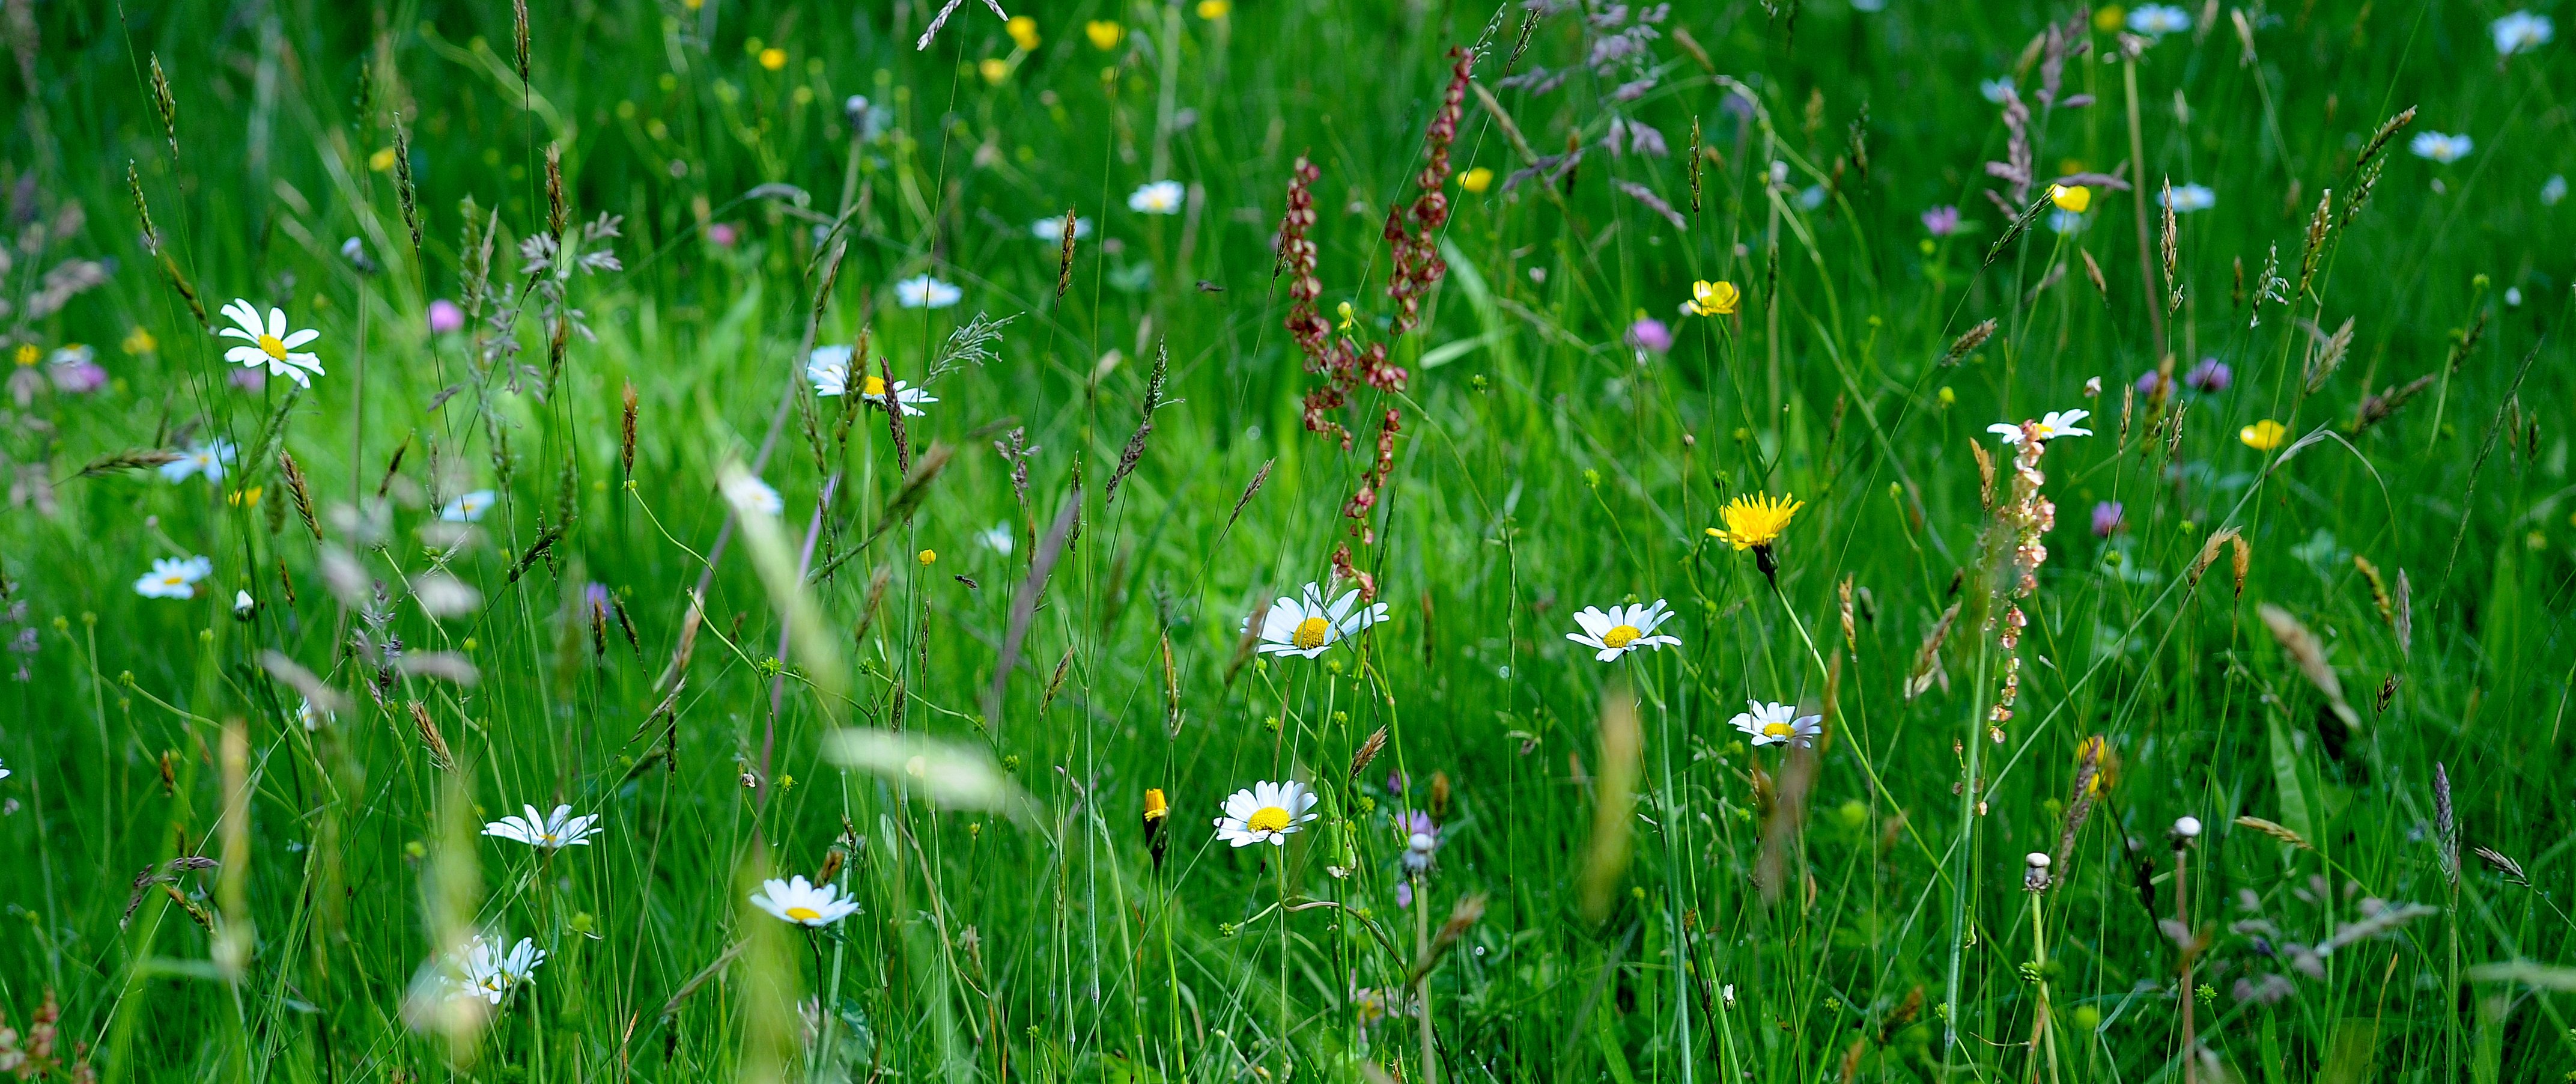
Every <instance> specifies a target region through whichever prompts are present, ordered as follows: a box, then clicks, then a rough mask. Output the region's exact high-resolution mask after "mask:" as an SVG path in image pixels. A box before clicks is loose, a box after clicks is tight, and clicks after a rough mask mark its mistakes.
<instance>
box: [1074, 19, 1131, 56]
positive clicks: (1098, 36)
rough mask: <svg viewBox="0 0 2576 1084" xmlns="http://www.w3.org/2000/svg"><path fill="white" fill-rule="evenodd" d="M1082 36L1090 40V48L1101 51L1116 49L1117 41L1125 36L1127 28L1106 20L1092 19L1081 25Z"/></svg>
mask: <svg viewBox="0 0 2576 1084" xmlns="http://www.w3.org/2000/svg"><path fill="white" fill-rule="evenodd" d="M1082 35H1083V36H1084V37H1087V38H1090V39H1091V47H1092V48H1094V49H1099V50H1102V51H1104V52H1105V51H1107V50H1110V49H1115V48H1117V47H1118V39H1120V38H1123V37H1126V36H1127V28H1126V27H1123V26H1120V25H1118V24H1117V23H1115V22H1112V21H1110V20H1108V19H1093V20H1091V21H1090V22H1087V23H1084V24H1082Z"/></svg>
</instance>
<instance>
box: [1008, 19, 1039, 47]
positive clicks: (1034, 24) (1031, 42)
mask: <svg viewBox="0 0 2576 1084" xmlns="http://www.w3.org/2000/svg"><path fill="white" fill-rule="evenodd" d="M1002 31H1003V32H1004V33H1007V34H1009V35H1010V36H1011V44H1013V45H1017V46H1019V47H1020V48H1022V49H1025V50H1031V51H1034V50H1036V49H1037V47H1038V21H1037V20H1035V19H1032V18H1029V17H1028V16H1026V15H1013V16H1011V21H1010V22H1007V23H1003V24H1002Z"/></svg>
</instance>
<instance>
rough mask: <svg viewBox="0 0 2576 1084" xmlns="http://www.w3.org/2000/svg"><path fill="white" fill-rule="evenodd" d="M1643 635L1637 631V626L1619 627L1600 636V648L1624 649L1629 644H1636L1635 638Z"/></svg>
mask: <svg viewBox="0 0 2576 1084" xmlns="http://www.w3.org/2000/svg"><path fill="white" fill-rule="evenodd" d="M1643 635H1645V633H1642V632H1639V631H1637V626H1635V625H1621V626H1619V627H1618V628H1615V629H1612V630H1610V631H1608V632H1605V633H1602V634H1601V646H1603V647H1607V648H1622V647H1626V646H1628V645H1630V644H1633V643H1636V642H1637V637H1640V636H1643Z"/></svg>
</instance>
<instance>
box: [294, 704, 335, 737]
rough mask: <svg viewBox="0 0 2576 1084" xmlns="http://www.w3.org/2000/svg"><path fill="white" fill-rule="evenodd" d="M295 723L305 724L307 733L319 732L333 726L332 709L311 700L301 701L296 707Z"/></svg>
mask: <svg viewBox="0 0 2576 1084" xmlns="http://www.w3.org/2000/svg"><path fill="white" fill-rule="evenodd" d="M295 721H296V722H298V723H302V724H304V729H305V730H306V731H319V730H321V729H322V728H323V727H326V726H329V725H331V722H332V715H331V709H329V708H326V707H323V706H322V705H320V704H316V703H314V702H313V701H311V700H309V699H307V700H303V701H299V702H297V703H296V705H295Z"/></svg>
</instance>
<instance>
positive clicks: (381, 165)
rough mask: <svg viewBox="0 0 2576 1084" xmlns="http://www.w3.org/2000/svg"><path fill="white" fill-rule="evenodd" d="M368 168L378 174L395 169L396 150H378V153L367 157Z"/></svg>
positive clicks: (382, 148)
mask: <svg viewBox="0 0 2576 1084" xmlns="http://www.w3.org/2000/svg"><path fill="white" fill-rule="evenodd" d="M367 168H368V169H372V170H374V171H376V172H378V173H382V172H384V171H386V170H389V169H392V168H394V149H393V148H392V147H378V148H376V153H374V154H370V155H368V156H367Z"/></svg>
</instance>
